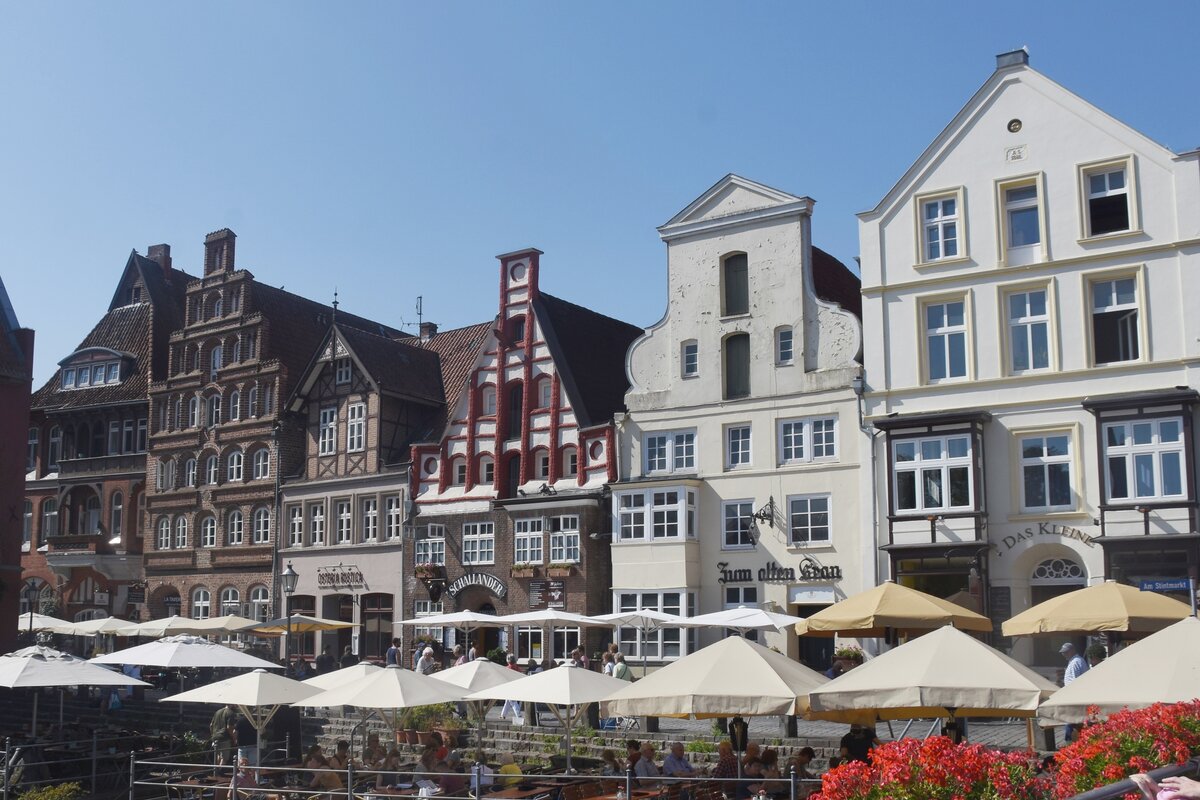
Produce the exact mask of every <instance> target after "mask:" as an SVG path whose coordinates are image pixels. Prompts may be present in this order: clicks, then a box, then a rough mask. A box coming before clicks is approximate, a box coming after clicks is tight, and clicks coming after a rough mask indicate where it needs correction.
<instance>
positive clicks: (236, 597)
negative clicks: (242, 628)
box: [221, 586, 242, 616]
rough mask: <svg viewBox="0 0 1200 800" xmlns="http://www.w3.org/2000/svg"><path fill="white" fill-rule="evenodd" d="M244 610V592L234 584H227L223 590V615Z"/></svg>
mask: <svg viewBox="0 0 1200 800" xmlns="http://www.w3.org/2000/svg"><path fill="white" fill-rule="evenodd" d="M241 612H242V593H241V592H239V591H238V590H237V588H236V587H234V586H226V587H225V588H224V589H222V590H221V616H226V615H227V614H240V613H241Z"/></svg>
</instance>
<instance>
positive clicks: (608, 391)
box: [534, 293, 643, 427]
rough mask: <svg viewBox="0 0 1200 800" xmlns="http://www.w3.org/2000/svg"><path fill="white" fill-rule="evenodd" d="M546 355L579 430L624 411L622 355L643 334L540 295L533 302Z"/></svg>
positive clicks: (601, 315)
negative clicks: (552, 361) (563, 387)
mask: <svg viewBox="0 0 1200 800" xmlns="http://www.w3.org/2000/svg"><path fill="white" fill-rule="evenodd" d="M534 313H536V314H537V319H538V322H539V323H540V324H541V326H542V332H543V333H544V334H545V336H546V342H547V344H548V345H549V347H550V352H551V354H552V355H553V356H554V363H555V366H556V368H557V369H558V373H559V375H560V376H561V378H562V381H563V384H564V386H565V387H566V389H567V396H568V397H570V398H571V405H572V407H573V408H574V409H575V416H576V418H577V419H578V420H579V424H580V426H581V427H587V426H589V425H598V424H600V423H602V422H606V421H608V420H610V419H612V416H613V414H614V413H616V412H618V411H623V410H624V409H625V390H626V389H628V388H629V380H628V379H627V378H626V376H625V352H626V351H627V350H628V349H629V345H631V344H633V340H634V339H636V338H638V337H639V336H641V335H642V333H643V331H642V329H641V328H638V327H636V326H634V325H630V324H629V323H627V322H621V321H620V320H617V319H613V318H612V317H606V316H604V315H603V314H597V313H596V312H595V311H591V310H590V309H586V308H584V307H583V306H577V305H575V304H574V303H568V302H567V301H566V300H560V299H559V298H557V297H553V296H552V295H548V294H545V293H542V294H540V295H538V297H537V299H536V300H534Z"/></svg>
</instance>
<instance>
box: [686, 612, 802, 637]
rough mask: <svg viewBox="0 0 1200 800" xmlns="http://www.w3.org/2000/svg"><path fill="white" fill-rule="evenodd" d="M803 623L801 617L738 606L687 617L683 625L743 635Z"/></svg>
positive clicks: (777, 629) (780, 630) (786, 627)
mask: <svg viewBox="0 0 1200 800" xmlns="http://www.w3.org/2000/svg"><path fill="white" fill-rule="evenodd" d="M803 621H804V619H803V617H793V616H792V615H791V614H780V613H778V612H775V611H763V610H762V609H761V608H755V607H754V606H738V607H737V608H727V609H725V610H724V611H714V612H713V613H711V614H701V615H700V616H698V617H687V618H686V622H685V623H684V624H685V625H686V626H687V627H689V628H709V627H712V628H732V629H733V630H735V631H737V632H738V633H740V634H743V635H745V633H746V632H747V631H776V632H782V631H784V630H786V629H788V628H790V627H791V626H793V625H795V624H797V623H799V622H803Z"/></svg>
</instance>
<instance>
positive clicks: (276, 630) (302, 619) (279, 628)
mask: <svg viewBox="0 0 1200 800" xmlns="http://www.w3.org/2000/svg"><path fill="white" fill-rule="evenodd" d="M357 627H358V623H357V622H342V621H341V620H337V619H324V618H323V617H308V616H305V615H304V614H292V615H291V616H290V617H280V618H279V619H272V620H268V621H267V622H260V623H259V624H257V625H255V626H254V627H253V628H248V629H246V630H244V631H243V633H261V634H266V635H279V636H282V635H284V634H287V633H291V634H297V633H313V632H314V631H333V630H337V629H338V628H357Z"/></svg>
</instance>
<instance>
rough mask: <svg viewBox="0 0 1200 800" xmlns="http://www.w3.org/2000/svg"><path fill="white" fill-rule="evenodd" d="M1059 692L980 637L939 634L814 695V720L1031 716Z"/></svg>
mask: <svg viewBox="0 0 1200 800" xmlns="http://www.w3.org/2000/svg"><path fill="white" fill-rule="evenodd" d="M1056 689H1057V687H1056V686H1055V685H1054V684H1053V683H1051V682H1050V681H1048V680H1046V679H1045V678H1043V677H1042V676H1041V675H1039V674H1037V673H1036V672H1034V671H1033V670H1031V669H1029V667H1026V666H1024V665H1023V664H1020V663H1018V662H1016V661H1014V660H1013V659H1011V658H1009V657H1008V656H1006V655H1004V654H1003V653H1001V652H1000V651H998V650H994V649H992V648H991V647H988V646H987V645H986V644H984V643H983V642H981V641H979V640H978V639H976V638H975V637H973V636H971V635H969V634H966V633H963V632H962V631H960V630H956V629H955V628H951V627H949V626H947V627H945V628H939V629H938V630H935V631H932V632H930V633H927V634H925V635H924V636H921V637H919V638H916V639H913V640H911V641H909V642H906V643H905V644H902V645H900V646H899V647H897V648H896V649H894V650H889V651H888V652H886V653H884V654H883V655H881V656H877V657H875V658H873V659H871V660H870V661H868V662H867V663H865V664H863V665H862V666H861V667H855V668H854V669H852V670H850V671H849V672H847V673H845V674H843V675H841V676H839V677H837V678H835V679H833V680H831V681H830V682H829V683H827V684H825V685H824V686H822V687H820V688H819V689H815V690H813V691H812V692H811V693H810V694H809V698H808V700H809V714H808V715H809V717H810V718H812V719H827V720H834V721H840V722H861V723H864V724H867V725H871V724H874V722H875V721H876V720H877V719H919V718H924V717H954V716H963V717H1032V716H1033V715H1034V714H1035V713H1036V712H1037V707H1038V703H1040V702H1041V701H1042V700H1044V699H1045V698H1047V697H1049V696H1050V695H1051V694H1053V693H1054V692H1055V691H1056Z"/></svg>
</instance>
